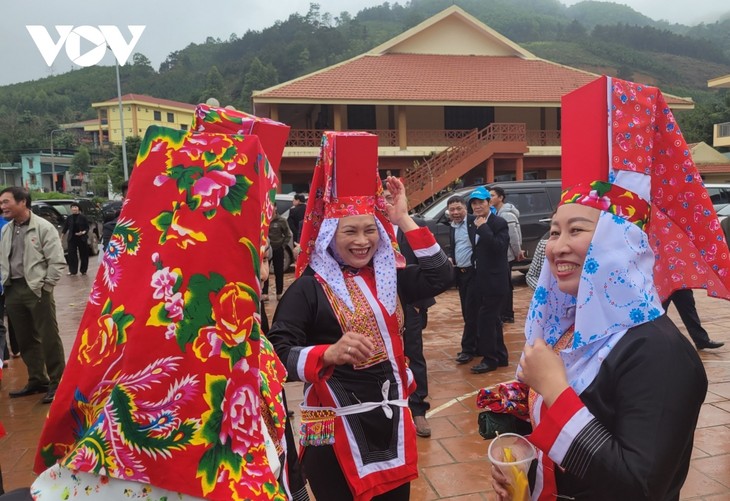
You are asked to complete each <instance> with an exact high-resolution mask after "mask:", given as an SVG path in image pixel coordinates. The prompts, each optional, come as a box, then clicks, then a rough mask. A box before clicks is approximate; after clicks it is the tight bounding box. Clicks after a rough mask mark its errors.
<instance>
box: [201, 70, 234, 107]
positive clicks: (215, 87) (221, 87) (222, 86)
mask: <svg viewBox="0 0 730 501" xmlns="http://www.w3.org/2000/svg"><path fill="white" fill-rule="evenodd" d="M211 97H214V98H216V99H217V100H218V101H220V102H221V103H226V101H228V100H229V98H228V93H227V92H226V82H225V80H224V79H223V75H221V72H220V71H218V67H217V66H212V67H211V68H210V70H209V71H208V76H207V77H206V79H205V89H203V92H201V93H200V97H199V98H198V101H199V102H201V103H204V102H205V101H207V100H208V98H211Z"/></svg>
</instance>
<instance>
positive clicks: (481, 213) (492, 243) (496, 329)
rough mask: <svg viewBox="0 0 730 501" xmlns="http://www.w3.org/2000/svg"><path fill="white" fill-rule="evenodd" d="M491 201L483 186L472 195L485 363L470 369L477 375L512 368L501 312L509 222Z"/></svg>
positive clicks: (506, 291)
mask: <svg viewBox="0 0 730 501" xmlns="http://www.w3.org/2000/svg"><path fill="white" fill-rule="evenodd" d="M490 198H491V196H490V194H489V191H488V190H487V189H486V188H485V187H483V186H480V187H479V188H477V189H476V190H474V191H473V192H472V193H471V195H469V205H470V206H471V208H472V211H473V212H474V215H475V216H476V219H474V224H475V225H476V227H477V230H476V234H477V235H476V246H475V247H474V264H475V266H476V275H477V288H478V290H479V294H480V296H481V307H480V309H479V336H478V342H477V350H478V353H479V355H480V356H481V357H482V360H481V362H479V363H478V364H477V365H475V366H473V367H472V368H471V369H470V370H471V372H473V373H474V374H482V373H485V372H490V371H493V370H495V369H497V367H506V366H507V365H508V353H507V347H506V346H505V345H504V335H503V332H502V319H501V311H502V304H503V302H504V300H505V298H506V296H507V294H509V286H508V284H507V281H506V280H505V277H506V276H507V273H509V262H508V261H507V247H508V246H509V228H508V226H507V221H505V220H504V219H502V218H501V217H499V216H497V215H495V214H492V212H491V211H490V206H489V199H490Z"/></svg>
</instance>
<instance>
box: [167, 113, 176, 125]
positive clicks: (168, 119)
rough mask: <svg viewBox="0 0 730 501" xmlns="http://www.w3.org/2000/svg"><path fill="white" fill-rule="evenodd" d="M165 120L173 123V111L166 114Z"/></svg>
mask: <svg viewBox="0 0 730 501" xmlns="http://www.w3.org/2000/svg"><path fill="white" fill-rule="evenodd" d="M167 121H168V122H170V123H173V122H174V121H175V114H174V113H168V114H167Z"/></svg>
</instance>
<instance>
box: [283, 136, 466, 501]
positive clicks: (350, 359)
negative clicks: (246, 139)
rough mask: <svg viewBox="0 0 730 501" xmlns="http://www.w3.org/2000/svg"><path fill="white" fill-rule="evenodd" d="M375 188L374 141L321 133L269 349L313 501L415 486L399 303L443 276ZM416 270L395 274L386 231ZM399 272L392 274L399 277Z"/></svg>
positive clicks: (401, 492) (396, 261) (390, 184)
mask: <svg viewBox="0 0 730 501" xmlns="http://www.w3.org/2000/svg"><path fill="white" fill-rule="evenodd" d="M386 184H387V189H388V190H389V191H390V193H391V194H392V195H393V197H394V200H393V203H392V205H391V204H386V203H385V200H384V198H383V196H382V186H381V183H380V181H379V179H378V177H377V137H376V136H372V135H369V134H364V133H326V134H325V137H324V138H323V147H322V153H321V155H320V160H319V162H318V164H317V167H316V168H315V174H314V181H313V183H312V190H311V194H310V197H309V200H308V206H307V215H306V216H305V223H304V228H303V232H302V239H301V242H302V254H301V255H300V258H299V262H298V267H297V272H298V273H299V275H300V276H299V278H297V280H296V281H295V282H294V283H293V284H292V285H291V286H290V287H289V289H288V290H287V292H286V293H285V294H284V297H283V298H282V300H281V302H280V303H279V306H278V308H277V311H276V314H275V316H274V319H273V323H272V325H271V330H270V331H269V339H270V340H271V342H272V343H273V344H274V347H275V349H276V352H277V354H278V355H279V357H280V358H281V360H282V361H283V362H284V364H285V365H286V368H287V371H288V373H289V380H300V381H304V383H305V384H304V402H303V405H302V430H301V431H302V434H301V438H300V443H301V444H302V445H303V446H304V447H303V452H302V455H303V457H302V461H303V467H304V472H305V474H306V477H307V479H308V480H309V485H310V487H311V488H312V492H313V493H314V495H315V497H316V499H317V500H318V501H326V500H337V501H342V500H347V499H355V500H369V499H381V500H386V499H387V500H406V499H408V498H409V493H410V481H411V480H413V479H415V478H416V477H417V476H418V472H417V467H416V460H417V454H418V452H417V450H416V443H415V440H416V438H415V436H416V435H415V428H414V425H413V421H412V417H411V415H410V411H409V409H408V395H409V393H410V392H412V391H413V389H415V384H414V381H413V378H412V375H411V374H410V370H409V369H408V367H407V362H406V358H405V355H404V354H403V340H402V337H401V332H402V329H403V311H402V309H401V306H400V304H401V302H404V303H411V302H413V301H415V300H418V299H421V298H424V297H432V296H435V295H437V294H439V293H440V292H442V291H443V290H445V289H446V287H448V285H449V284H450V282H451V274H452V268H451V265H450V264H449V262H448V260H447V258H446V255H445V254H444V253H443V251H442V250H441V249H440V247H439V246H438V244H437V243H436V241H435V239H434V237H433V235H432V234H431V233H430V231H429V230H428V229H426V228H419V227H418V226H417V225H416V224H415V222H414V221H413V219H411V217H410V216H409V215H408V210H407V205H406V198H405V196H406V194H405V190H404V188H403V184H402V183H401V182H400V181H399V180H398V179H396V178H393V177H389V178H388V179H387V181H386ZM388 219H389V220H390V223H392V225H397V226H398V227H399V228H400V229H401V230H402V231H403V233H404V234H405V236H406V238H407V239H408V243H409V244H410V246H411V247H412V248H413V250H414V252H415V254H416V256H417V257H418V259H419V264H418V265H409V266H407V267H406V266H403V265H402V264H401V263H402V262H403V260H402V256H400V254H399V253H397V251H396V250H395V248H396V247H397V246H396V245H395V244H394V242H395V237H394V235H393V231H392V225H391V224H386V223H388ZM399 266H400V267H399Z"/></svg>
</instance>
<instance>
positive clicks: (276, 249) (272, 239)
mask: <svg viewBox="0 0 730 501" xmlns="http://www.w3.org/2000/svg"><path fill="white" fill-rule="evenodd" d="M274 207H276V204H274ZM291 237H292V233H291V230H290V229H289V225H288V224H287V220H286V219H284V218H283V217H282V216H281V214H279V213H278V212H274V217H273V219H272V220H271V223H270V224H269V245H270V246H271V262H272V264H273V265H274V281H275V282H276V300H277V301H278V300H279V299H281V295H282V294H284V253H285V252H286V249H285V247H286V245H287V243H289V239H290V238H291ZM268 294H269V279H268V278H267V279H266V282H264V288H263V291H262V297H264V298H265V299H264V301H267V300H268Z"/></svg>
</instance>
